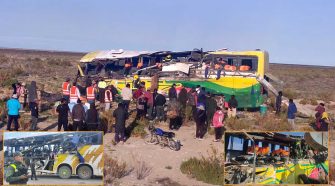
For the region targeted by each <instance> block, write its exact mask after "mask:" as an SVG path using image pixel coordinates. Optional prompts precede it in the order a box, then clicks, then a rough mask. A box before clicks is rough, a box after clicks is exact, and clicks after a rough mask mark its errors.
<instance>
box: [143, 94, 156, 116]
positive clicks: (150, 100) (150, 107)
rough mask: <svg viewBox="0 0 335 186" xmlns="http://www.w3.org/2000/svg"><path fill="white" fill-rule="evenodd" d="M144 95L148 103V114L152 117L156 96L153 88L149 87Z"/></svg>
mask: <svg viewBox="0 0 335 186" xmlns="http://www.w3.org/2000/svg"><path fill="white" fill-rule="evenodd" d="M144 97H145V99H146V102H147V105H146V116H147V117H148V118H149V119H151V118H152V113H153V108H154V97H153V94H152V93H151V90H150V89H148V90H147V91H145V93H144Z"/></svg>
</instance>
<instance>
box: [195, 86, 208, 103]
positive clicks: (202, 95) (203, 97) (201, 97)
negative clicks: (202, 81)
mask: <svg viewBox="0 0 335 186" xmlns="http://www.w3.org/2000/svg"><path fill="white" fill-rule="evenodd" d="M197 102H198V103H201V104H203V105H205V104H206V89H205V87H201V88H200V91H199V93H198V99H197Z"/></svg>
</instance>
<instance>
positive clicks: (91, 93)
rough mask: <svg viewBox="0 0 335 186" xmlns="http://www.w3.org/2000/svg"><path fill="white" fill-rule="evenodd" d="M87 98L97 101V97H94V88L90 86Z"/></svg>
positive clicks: (87, 89)
mask: <svg viewBox="0 0 335 186" xmlns="http://www.w3.org/2000/svg"><path fill="white" fill-rule="evenodd" d="M86 97H87V100H94V99H95V95H94V87H93V86H90V87H87V88H86Z"/></svg>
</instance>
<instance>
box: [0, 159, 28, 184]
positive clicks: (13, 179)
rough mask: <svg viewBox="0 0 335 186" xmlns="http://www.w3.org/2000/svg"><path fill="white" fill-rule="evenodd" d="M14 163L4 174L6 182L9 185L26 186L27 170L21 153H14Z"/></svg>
mask: <svg viewBox="0 0 335 186" xmlns="http://www.w3.org/2000/svg"><path fill="white" fill-rule="evenodd" d="M13 157H14V163H11V164H10V165H9V166H8V167H7V169H6V172H5V177H6V182H8V183H9V184H10V185H18V184H24V185H26V184H27V182H28V180H29V178H28V169H27V167H26V166H25V165H24V162H23V155H22V153H21V152H15V153H14V156H13Z"/></svg>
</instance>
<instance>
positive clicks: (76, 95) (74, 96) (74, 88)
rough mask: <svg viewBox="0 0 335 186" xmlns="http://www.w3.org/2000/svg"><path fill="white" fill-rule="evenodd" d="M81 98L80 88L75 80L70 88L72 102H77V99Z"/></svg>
mask: <svg viewBox="0 0 335 186" xmlns="http://www.w3.org/2000/svg"><path fill="white" fill-rule="evenodd" d="M79 98H80V92H79V89H78V88H77V86H76V83H75V82H74V83H73V84H72V87H71V88H70V103H77V100H78V99H79Z"/></svg>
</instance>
